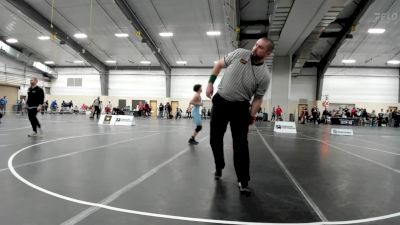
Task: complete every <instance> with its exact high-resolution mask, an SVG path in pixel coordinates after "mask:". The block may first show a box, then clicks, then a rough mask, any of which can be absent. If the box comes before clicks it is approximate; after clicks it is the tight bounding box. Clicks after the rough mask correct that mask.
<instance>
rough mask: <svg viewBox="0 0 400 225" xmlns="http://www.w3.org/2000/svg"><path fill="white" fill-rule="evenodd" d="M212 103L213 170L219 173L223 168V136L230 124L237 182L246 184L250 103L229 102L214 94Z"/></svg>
mask: <svg viewBox="0 0 400 225" xmlns="http://www.w3.org/2000/svg"><path fill="white" fill-rule="evenodd" d="M212 102H213V106H212V109H211V110H212V111H211V112H212V114H211V122H210V128H211V131H210V144H211V148H212V151H213V154H214V160H215V167H216V168H215V169H216V170H217V171H220V170H222V169H223V168H224V167H225V160H224V134H225V131H226V128H227V125H228V123H230V126H231V132H232V140H233V162H234V166H235V171H236V176H237V178H238V181H239V182H242V183H247V182H248V181H249V180H250V174H249V166H250V158H249V144H248V141H247V135H248V131H249V117H250V112H249V107H250V103H249V102H248V101H243V102H230V101H227V100H225V99H224V98H222V97H221V96H220V95H219V94H218V93H217V94H215V96H214V97H213V99H212Z"/></svg>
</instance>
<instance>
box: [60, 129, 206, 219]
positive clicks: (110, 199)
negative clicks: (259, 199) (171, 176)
mask: <svg viewBox="0 0 400 225" xmlns="http://www.w3.org/2000/svg"><path fill="white" fill-rule="evenodd" d="M207 138H208V136H206V137H204V138H202V139H200V140H199V142H200V143H201V142H203V141H204V140H206V139H207ZM190 149H191V148H190V147H186V148H184V149H183V150H181V151H180V152H178V153H176V154H175V155H173V156H172V157H171V158H169V159H168V160H166V161H164V162H163V163H161V164H159V165H158V166H156V167H154V168H153V169H151V170H149V171H148V172H147V173H145V174H143V175H142V176H140V177H139V178H138V179H136V180H134V181H133V182H131V183H129V184H127V185H126V186H124V187H123V188H121V189H119V190H118V191H116V192H114V193H113V194H111V195H110V196H108V197H107V198H105V199H103V200H102V201H100V202H99V203H98V204H101V205H108V204H110V203H111V202H113V201H114V200H116V199H117V198H119V197H120V196H122V195H123V194H125V193H126V192H128V191H129V190H131V189H132V188H134V187H135V186H137V185H139V184H141V183H142V182H143V181H145V180H147V179H148V178H149V177H151V176H152V175H154V174H156V173H157V172H158V171H159V170H160V169H162V168H163V167H165V166H166V165H168V164H169V163H171V162H172V161H174V160H175V159H177V158H179V157H180V156H181V155H183V154H185V153H186V152H188V151H189V150H190ZM99 209H100V208H99V207H94V206H92V207H90V208H88V209H86V210H84V211H82V212H80V213H79V214H77V215H75V216H74V217H72V218H70V219H68V220H67V221H65V222H63V223H61V224H60V225H75V224H77V223H79V222H80V221H82V220H84V219H85V218H87V217H89V216H90V215H91V214H93V213H95V212H96V211H98V210H99Z"/></svg>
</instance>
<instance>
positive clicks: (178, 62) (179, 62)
mask: <svg viewBox="0 0 400 225" xmlns="http://www.w3.org/2000/svg"><path fill="white" fill-rule="evenodd" d="M176 64H181V65H183V64H187V61H176Z"/></svg>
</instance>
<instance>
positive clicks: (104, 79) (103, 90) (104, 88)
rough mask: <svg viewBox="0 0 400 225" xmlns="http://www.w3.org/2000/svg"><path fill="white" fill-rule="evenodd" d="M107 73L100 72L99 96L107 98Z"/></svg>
mask: <svg viewBox="0 0 400 225" xmlns="http://www.w3.org/2000/svg"><path fill="white" fill-rule="evenodd" d="M108 78H109V71H108V70H107V71H104V72H100V86H101V95H102V96H108V83H109V82H108V81H109V79H108Z"/></svg>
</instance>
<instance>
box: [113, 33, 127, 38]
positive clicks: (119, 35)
mask: <svg viewBox="0 0 400 225" xmlns="http://www.w3.org/2000/svg"><path fill="white" fill-rule="evenodd" d="M114 35H115V36H116V37H119V38H122V37H129V34H127V33H118V34H114Z"/></svg>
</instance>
